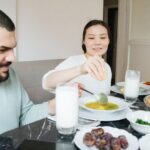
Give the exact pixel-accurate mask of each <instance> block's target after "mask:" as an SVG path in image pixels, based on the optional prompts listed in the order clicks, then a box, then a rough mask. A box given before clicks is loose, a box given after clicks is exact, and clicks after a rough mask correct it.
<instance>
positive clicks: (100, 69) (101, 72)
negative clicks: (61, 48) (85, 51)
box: [82, 55, 106, 80]
mask: <svg viewBox="0 0 150 150" xmlns="http://www.w3.org/2000/svg"><path fill="white" fill-rule="evenodd" d="M82 71H83V73H89V74H90V75H91V76H92V77H93V78H95V79H97V80H104V79H106V70H105V63H104V59H103V58H101V57H100V56H98V55H95V56H93V57H91V58H89V59H88V60H87V61H86V63H85V64H83V66H82Z"/></svg>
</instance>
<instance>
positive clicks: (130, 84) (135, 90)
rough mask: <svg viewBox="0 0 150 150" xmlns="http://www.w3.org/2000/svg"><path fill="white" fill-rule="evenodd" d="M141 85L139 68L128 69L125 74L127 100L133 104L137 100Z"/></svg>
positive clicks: (125, 95)
mask: <svg viewBox="0 0 150 150" xmlns="http://www.w3.org/2000/svg"><path fill="white" fill-rule="evenodd" d="M139 86H140V71H138V70H127V71H126V74H125V91H124V97H125V101H126V102H127V103H128V104H129V105H132V104H133V103H135V102H136V100H137V98H138V95H139Z"/></svg>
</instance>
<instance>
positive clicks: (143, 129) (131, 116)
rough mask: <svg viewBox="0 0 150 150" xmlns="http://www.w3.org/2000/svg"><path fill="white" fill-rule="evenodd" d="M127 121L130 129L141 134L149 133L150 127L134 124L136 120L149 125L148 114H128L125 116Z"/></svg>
mask: <svg viewBox="0 0 150 150" xmlns="http://www.w3.org/2000/svg"><path fill="white" fill-rule="evenodd" d="M126 118H127V120H128V121H129V122H130V124H131V126H132V128H133V129H134V130H136V131H137V132H139V133H141V134H148V133H150V125H141V124H139V123H136V120H137V119H142V120H143V121H147V122H149V123H150V112H149V111H142V110H138V111H135V112H130V113H128V114H127V116H126Z"/></svg>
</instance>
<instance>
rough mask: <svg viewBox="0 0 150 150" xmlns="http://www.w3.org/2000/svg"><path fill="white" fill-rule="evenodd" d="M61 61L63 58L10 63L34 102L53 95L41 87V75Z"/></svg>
mask: <svg viewBox="0 0 150 150" xmlns="http://www.w3.org/2000/svg"><path fill="white" fill-rule="evenodd" d="M61 61H63V59H54V60H38V61H24V62H16V63H14V64H12V67H13V68H14V70H15V71H16V72H17V74H18V76H19V78H20V81H21V83H22V84H23V86H24V88H25V89H26V91H27V92H28V95H29V97H30V99H31V100H32V101H33V102H34V103H40V102H43V101H47V100H49V99H51V98H53V97H54V94H52V93H49V92H47V91H45V90H43V89H42V77H43V75H44V74H45V73H46V72H48V71H49V70H51V69H54V68H55V66H56V65H57V64H59V63H60V62H61Z"/></svg>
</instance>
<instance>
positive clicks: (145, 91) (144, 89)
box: [111, 82, 150, 95]
mask: <svg viewBox="0 0 150 150" xmlns="http://www.w3.org/2000/svg"><path fill="white" fill-rule="evenodd" d="M143 83H144V82H141V83H140V91H139V95H149V94H150V86H149V85H145V84H143ZM123 86H124V82H118V83H116V85H113V86H111V91H113V92H115V93H119V94H122V92H121V91H120V88H121V87H123Z"/></svg>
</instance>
